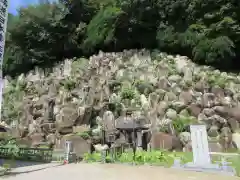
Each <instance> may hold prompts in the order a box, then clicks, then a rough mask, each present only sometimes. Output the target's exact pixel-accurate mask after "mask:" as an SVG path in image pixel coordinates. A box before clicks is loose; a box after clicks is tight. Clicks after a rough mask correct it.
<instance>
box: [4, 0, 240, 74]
mask: <svg viewBox="0 0 240 180" xmlns="http://www.w3.org/2000/svg"><path fill="white" fill-rule="evenodd" d="M239 6H240V5H239V2H238V1H233V0H226V1H224V0H218V1H217V2H216V0H208V1H204V2H203V1H202V0H172V1H165V0H151V1H148V0H134V1H132V0H121V1H120V0H100V1H96V0H71V1H69V0H60V1H59V2H56V3H49V2H48V3H40V4H38V5H36V6H28V7H26V8H21V9H20V10H19V14H18V15H16V16H14V15H11V14H10V15H9V20H8V29H7V33H6V48H5V54H4V63H3V71H4V74H5V75H6V74H8V75H10V76H16V75H19V74H21V73H26V72H28V71H29V70H31V69H34V67H35V66H39V67H43V68H45V67H51V66H53V65H54V64H55V63H56V62H58V61H62V60H63V59H64V58H73V57H82V56H89V55H91V54H92V53H97V52H98V51H99V50H100V49H101V50H104V51H121V50H123V49H136V48H147V49H149V48H150V49H151V48H154V49H158V50H160V51H166V52H167V53H170V54H175V53H178V54H180V55H186V56H189V57H190V58H192V59H193V61H195V62H197V63H204V64H208V65H214V66H217V67H223V68H231V67H236V68H237V67H239V65H240V63H239V62H238V61H236V60H237V59H239V57H240V36H239V32H240V24H239V21H240V13H239V12H240V11H239Z"/></svg>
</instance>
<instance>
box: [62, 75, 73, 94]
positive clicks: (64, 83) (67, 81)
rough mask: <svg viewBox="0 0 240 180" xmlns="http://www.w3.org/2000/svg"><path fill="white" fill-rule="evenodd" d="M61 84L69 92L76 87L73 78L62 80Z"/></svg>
mask: <svg viewBox="0 0 240 180" xmlns="http://www.w3.org/2000/svg"><path fill="white" fill-rule="evenodd" d="M60 84H61V85H62V86H63V87H64V89H66V90H69V91H70V90H72V89H74V88H75V87H76V82H75V81H74V80H73V79H71V78H66V79H64V80H62V81H61V82H60Z"/></svg>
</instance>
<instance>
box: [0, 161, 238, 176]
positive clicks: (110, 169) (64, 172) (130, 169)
mask: <svg viewBox="0 0 240 180" xmlns="http://www.w3.org/2000/svg"><path fill="white" fill-rule="evenodd" d="M29 168H30V167H25V168H19V169H18V168H17V169H16V170H15V173H16V175H10V176H7V177H2V178H3V179H6V180H28V179H29V180H30V179H34V180H43V179H44V180H54V179H56V180H96V179H97V180H135V179H136V180H149V179H150V180H159V179H162V178H164V180H183V179H184V180H186V179H191V180H213V179H217V180H240V178H238V177H232V176H225V175H217V174H211V173H200V172H189V171H181V170H176V169H170V168H169V169H168V168H162V167H152V166H128V165H117V164H83V163H79V164H68V165H62V166H58V165H57V164H48V165H42V166H41V165H37V166H34V167H31V169H29ZM28 171H32V172H28ZM2 178H0V179H2Z"/></svg>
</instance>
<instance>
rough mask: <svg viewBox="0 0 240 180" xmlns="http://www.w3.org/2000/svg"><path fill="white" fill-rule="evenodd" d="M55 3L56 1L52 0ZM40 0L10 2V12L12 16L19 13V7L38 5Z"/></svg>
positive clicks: (14, 0)
mask: <svg viewBox="0 0 240 180" xmlns="http://www.w3.org/2000/svg"><path fill="white" fill-rule="evenodd" d="M52 1H54V0H52ZM38 2H39V0H10V3H9V12H10V13H12V14H16V13H17V9H18V8H19V7H26V6H27V5H30V4H37V3H38Z"/></svg>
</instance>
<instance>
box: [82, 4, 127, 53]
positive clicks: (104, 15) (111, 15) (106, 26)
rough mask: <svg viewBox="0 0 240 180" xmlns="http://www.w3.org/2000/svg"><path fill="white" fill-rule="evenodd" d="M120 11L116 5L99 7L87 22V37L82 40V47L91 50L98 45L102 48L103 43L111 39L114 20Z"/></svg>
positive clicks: (114, 24) (113, 30)
mask: <svg viewBox="0 0 240 180" xmlns="http://www.w3.org/2000/svg"><path fill="white" fill-rule="evenodd" d="M121 13H122V11H121V9H120V8H117V7H106V8H104V9H100V10H99V12H98V13H97V15H96V16H94V17H93V19H92V20H91V21H90V23H89V24H88V27H87V32H86V37H87V38H86V39H85V40H84V42H83V48H84V49H85V50H93V49H95V48H96V47H98V46H99V45H101V46H102V48H104V45H105V44H108V43H109V42H111V41H113V40H114V39H113V38H114V32H115V26H116V20H117V18H118V16H119V15H120V14H121ZM101 46H100V47H101ZM89 48H91V49H89Z"/></svg>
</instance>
